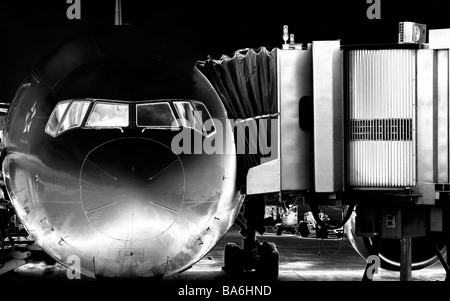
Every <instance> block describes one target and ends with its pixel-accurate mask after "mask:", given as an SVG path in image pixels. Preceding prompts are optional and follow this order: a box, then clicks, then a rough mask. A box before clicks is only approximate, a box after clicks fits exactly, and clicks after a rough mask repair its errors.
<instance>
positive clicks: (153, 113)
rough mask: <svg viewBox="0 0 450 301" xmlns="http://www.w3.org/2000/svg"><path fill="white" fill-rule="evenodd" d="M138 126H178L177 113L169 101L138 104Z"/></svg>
mask: <svg viewBox="0 0 450 301" xmlns="http://www.w3.org/2000/svg"><path fill="white" fill-rule="evenodd" d="M136 123H137V126H142V127H146V128H147V127H148V128H173V127H178V123H177V122H176V120H175V115H174V114H173V111H172V109H171V107H170V105H169V103H167V102H160V103H146V104H137V105H136Z"/></svg>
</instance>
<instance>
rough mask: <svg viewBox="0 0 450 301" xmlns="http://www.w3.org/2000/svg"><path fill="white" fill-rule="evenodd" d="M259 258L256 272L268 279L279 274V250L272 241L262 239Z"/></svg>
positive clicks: (274, 277)
mask: <svg viewBox="0 0 450 301" xmlns="http://www.w3.org/2000/svg"><path fill="white" fill-rule="evenodd" d="M260 253H261V258H260V261H259V263H258V265H257V268H256V272H258V273H260V274H261V276H264V277H267V278H269V279H276V278H277V277H278V274H279V258H280V252H279V251H278V248H277V246H276V245H275V244H274V243H273V242H267V241H263V243H262V244H261V247H260Z"/></svg>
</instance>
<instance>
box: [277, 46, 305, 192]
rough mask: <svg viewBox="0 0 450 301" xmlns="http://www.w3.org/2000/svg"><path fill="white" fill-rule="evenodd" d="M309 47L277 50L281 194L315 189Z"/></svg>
mask: <svg viewBox="0 0 450 301" xmlns="http://www.w3.org/2000/svg"><path fill="white" fill-rule="evenodd" d="M311 55H312V53H311V45H308V49H306V50H302V49H282V50H278V55H277V58H278V61H277V63H278V64H277V74H278V107H279V108H280V119H279V120H280V127H279V128H280V152H279V154H280V157H279V158H280V176H281V177H280V185H281V187H280V188H281V189H280V190H281V191H296V190H308V189H312V188H313V187H314V169H313V167H314V161H313V158H314V157H313V155H314V149H313V143H312V138H313V125H312V122H313V119H312V114H313V110H312V108H313V103H312V102H313V98H312V97H313V86H312V58H311Z"/></svg>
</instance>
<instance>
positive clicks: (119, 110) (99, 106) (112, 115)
mask: <svg viewBox="0 0 450 301" xmlns="http://www.w3.org/2000/svg"><path fill="white" fill-rule="evenodd" d="M128 112H129V110H128V104H118V103H101V102H98V103H96V104H95V105H94V109H93V110H92V113H91V115H90V116H89V119H88V121H87V122H86V126H87V127H127V126H128V124H129V114H128Z"/></svg>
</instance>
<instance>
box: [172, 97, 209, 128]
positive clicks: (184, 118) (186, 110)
mask: <svg viewBox="0 0 450 301" xmlns="http://www.w3.org/2000/svg"><path fill="white" fill-rule="evenodd" d="M174 105H175V107H176V108H177V112H178V115H180V119H181V122H182V123H183V126H185V127H188V128H193V129H195V130H197V131H199V132H200V133H203V129H202V125H201V123H200V121H199V120H198V119H197V118H196V117H195V111H194V108H193V107H192V105H191V103H190V102H181V101H177V102H174Z"/></svg>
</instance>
